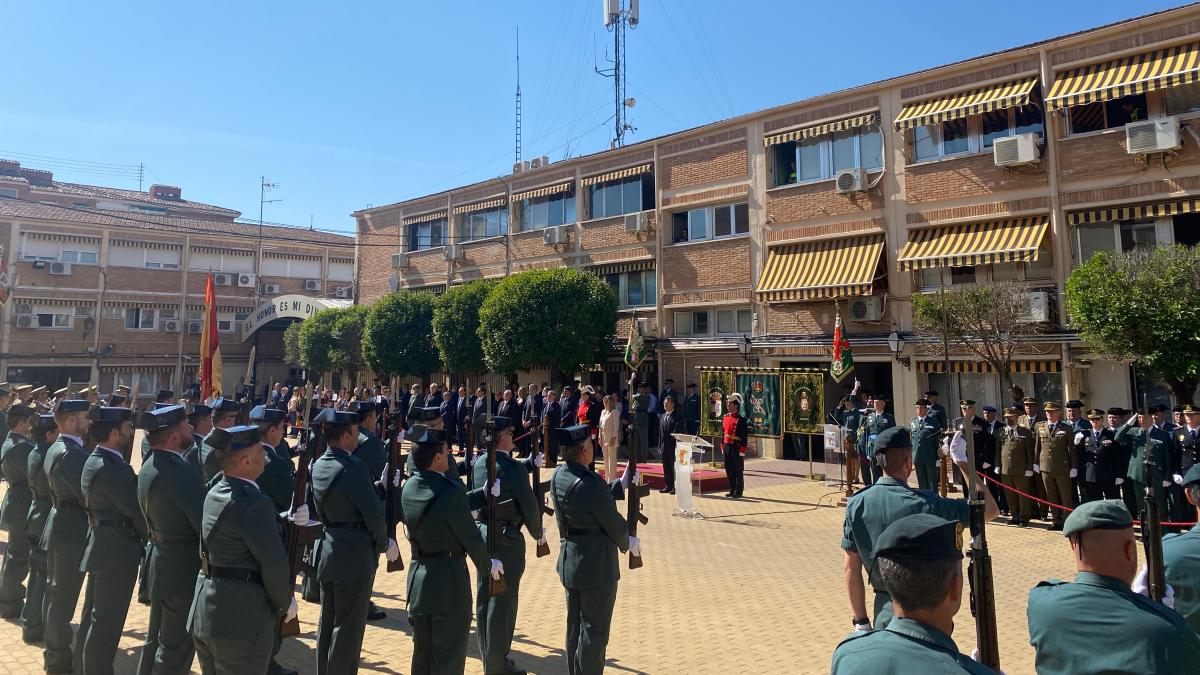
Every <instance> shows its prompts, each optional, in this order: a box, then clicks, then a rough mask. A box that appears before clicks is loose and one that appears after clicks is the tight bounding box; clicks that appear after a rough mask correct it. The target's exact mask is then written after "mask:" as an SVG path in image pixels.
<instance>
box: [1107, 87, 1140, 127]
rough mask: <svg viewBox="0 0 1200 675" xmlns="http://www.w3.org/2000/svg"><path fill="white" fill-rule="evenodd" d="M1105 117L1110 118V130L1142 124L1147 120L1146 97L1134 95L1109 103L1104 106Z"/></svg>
mask: <svg viewBox="0 0 1200 675" xmlns="http://www.w3.org/2000/svg"><path fill="white" fill-rule="evenodd" d="M1104 115H1105V117H1107V118H1108V120H1107V121H1108V126H1107V127H1106V128H1108V129H1113V128H1116V127H1123V126H1125V125H1126V124H1128V123H1130V122H1140V121H1142V120H1144V119H1146V95H1145V94H1134V95H1133V96H1125V97H1123V98H1119V99H1116V100H1115V101H1108V102H1106V103H1105V104H1104Z"/></svg>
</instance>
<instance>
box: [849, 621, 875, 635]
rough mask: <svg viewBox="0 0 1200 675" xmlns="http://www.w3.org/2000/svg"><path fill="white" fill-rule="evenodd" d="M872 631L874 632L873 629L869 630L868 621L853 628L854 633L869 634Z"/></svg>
mask: <svg viewBox="0 0 1200 675" xmlns="http://www.w3.org/2000/svg"><path fill="white" fill-rule="evenodd" d="M872 630H874V629H873V628H871V622H870V621H868V622H866V623H860V624H855V626H854V632H855V633H870V632H871V631H872Z"/></svg>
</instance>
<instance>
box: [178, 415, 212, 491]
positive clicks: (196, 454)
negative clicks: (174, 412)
mask: <svg viewBox="0 0 1200 675" xmlns="http://www.w3.org/2000/svg"><path fill="white" fill-rule="evenodd" d="M186 410H187V421H188V424H190V425H192V440H191V443H190V444H189V445H188V447H187V448H186V449H185V450H184V451H183V459H184V460H185V461H187V463H188V466H191V467H192V468H193V469H195V470H196V480H198V481H201V482H203V479H204V469H203V467H201V465H200V449H201V448H203V447H204V438H205V437H206V436H208V434H210V433H211V432H212V430H213V420H212V408H210V407H208V406H206V405H204V404H203V403H189V404H187V408H186Z"/></svg>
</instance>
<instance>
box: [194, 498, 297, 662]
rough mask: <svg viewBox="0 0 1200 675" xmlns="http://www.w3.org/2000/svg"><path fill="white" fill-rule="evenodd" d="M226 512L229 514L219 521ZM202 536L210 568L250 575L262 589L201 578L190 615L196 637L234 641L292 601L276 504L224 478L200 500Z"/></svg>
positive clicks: (279, 613) (276, 617) (245, 583)
mask: <svg viewBox="0 0 1200 675" xmlns="http://www.w3.org/2000/svg"><path fill="white" fill-rule="evenodd" d="M226 509H232V511H230V513H229V515H227V516H225V518H223V519H221V524H220V527H217V528H216V529H214V525H216V524H217V519H218V518H220V517H221V514H222V512H224V511H225V510H226ZM200 536H201V539H202V540H203V542H204V546H205V548H206V549H207V551H208V561H209V564H210V565H214V566H219V567H236V568H240V569H249V570H254V571H257V572H258V573H259V575H260V576H261V577H262V580H263V583H262V585H259V584H256V583H251V582H249V581H239V580H233V579H218V578H212V579H209V578H205V577H200V578H199V579H198V580H197V583H196V595H195V599H194V600H193V601H192V609H191V612H190V613H189V615H188V630H189V631H190V632H191V633H192V635H193V636H194V637H197V638H237V637H240V636H242V635H243V633H244V631H243V626H245V625H246V624H247V623H250V624H252V625H253V623H254V622H260V623H261V622H275V621H278V620H279V618H280V617H282V616H283V613H284V612H286V611H287V608H288V605H289V604H290V603H291V600H292V586H291V576H290V574H289V571H290V570H289V565H288V557H287V553H286V552H285V551H284V550H283V538H282V537H281V536H280V535H279V523H278V516H277V515H276V512H275V505H274V504H272V503H271V500H270V499H269V498H268V497H267V496H266V495H264V494H263V493H262V492H260V491H259V490H258V488H256V487H255V486H254V485H253V484H251V483H250V482H249V481H245V480H242V479H240V478H230V477H228V476H223V477H222V478H221V481H220V482H218V483H217V484H216V485H215V486H213V488H212V489H211V490H209V491H208V494H207V495H205V497H204V517H203V520H202V525H201V529H200Z"/></svg>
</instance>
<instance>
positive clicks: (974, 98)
mask: <svg viewBox="0 0 1200 675" xmlns="http://www.w3.org/2000/svg"><path fill="white" fill-rule="evenodd" d="M1037 83H1038V80H1037V77H1034V76H1031V77H1026V78H1022V79H1019V80H1011V81H1009V82H1000V83H998V84H992V85H988V86H986V87H980V88H978V89H972V90H970V91H961V92H959V93H957V94H951V95H949V96H943V97H941V98H931V99H927V100H924V101H918V102H916V103H909V104H908V105H906V106H904V107H903V108H901V109H900V116H899V117H897V118H896V129H898V130H899V129H911V128H913V127H919V126H921V125H923V124H934V123H937V122H945V121H946V120H955V119H959V118H962V117H966V116H968V115H980V114H982V113H985V112H989V111H992V110H1003V109H1005V108H1016V107H1018V106H1023V105H1029V95H1030V93H1032V92H1033V88H1034V87H1036V86H1037Z"/></svg>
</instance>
